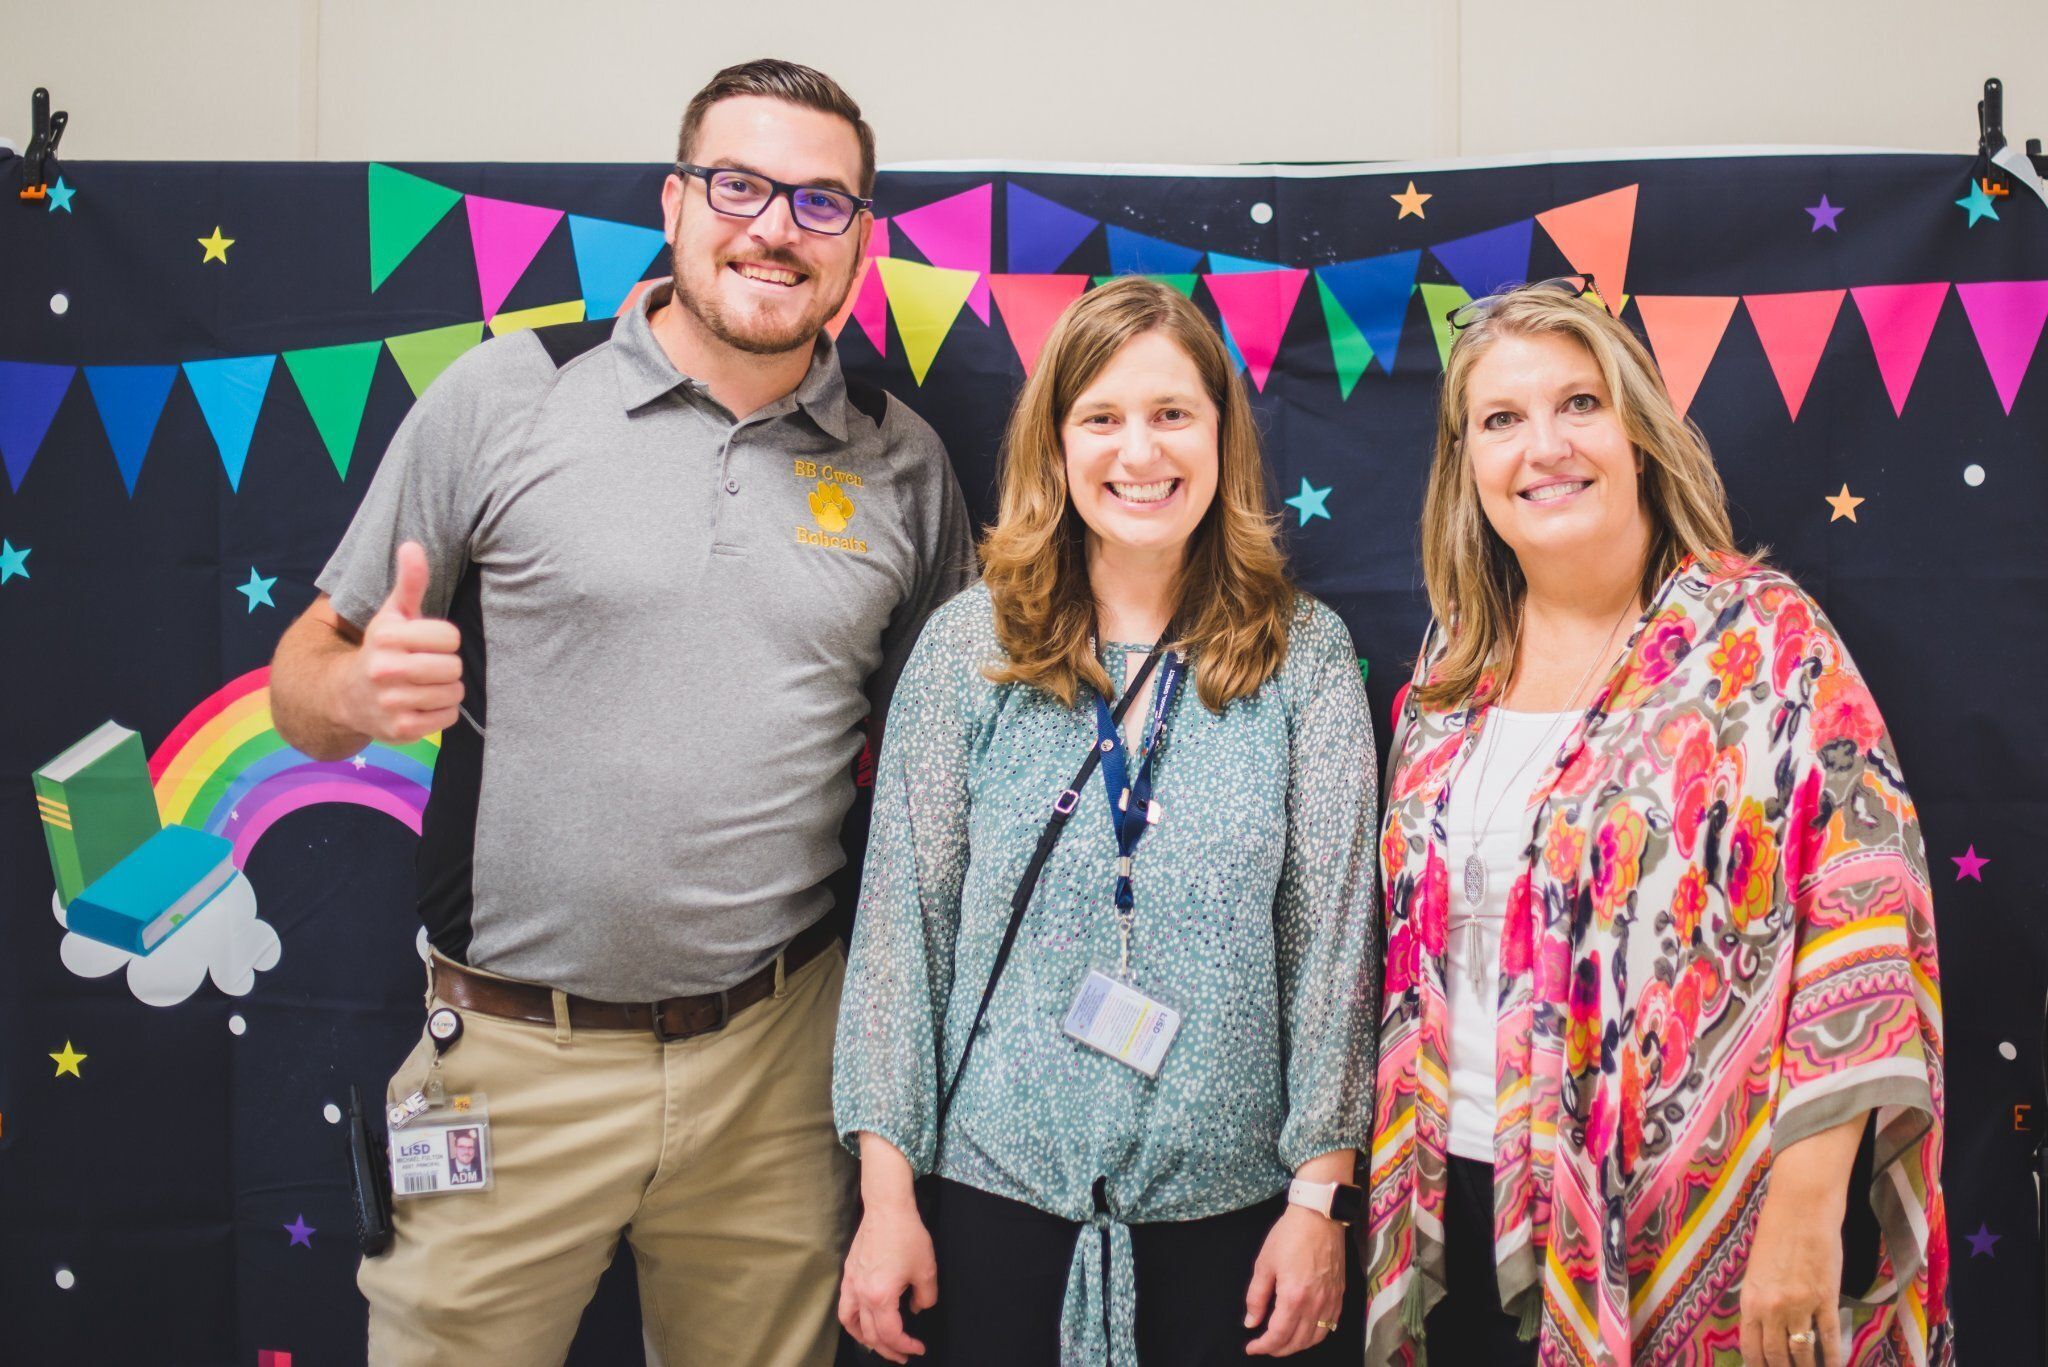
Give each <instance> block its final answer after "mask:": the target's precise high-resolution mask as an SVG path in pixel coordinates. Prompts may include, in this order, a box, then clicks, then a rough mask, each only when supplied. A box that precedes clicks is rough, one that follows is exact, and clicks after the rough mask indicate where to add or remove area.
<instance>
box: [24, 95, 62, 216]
mask: <svg viewBox="0 0 2048 1367" xmlns="http://www.w3.org/2000/svg"><path fill="white" fill-rule="evenodd" d="M70 122H71V115H70V114H68V113H66V112H65V111H64V110H62V109H60V110H58V111H57V112H56V113H54V114H52V113H51V112H50V92H49V91H48V90H46V89H44V88H43V87H42V86H37V87H36V92H35V94H34V95H32V96H30V97H29V139H28V150H27V151H25V152H23V153H22V154H21V194H20V197H21V198H22V199H25V200H28V201H29V202H31V203H41V202H42V201H44V200H46V199H48V198H49V197H50V163H52V162H54V161H56V160H57V143H58V142H59V141H60V140H62V138H63V137H64V126H65V125H66V124H68V123H70Z"/></svg>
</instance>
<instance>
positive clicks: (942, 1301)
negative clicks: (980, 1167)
mask: <svg viewBox="0 0 2048 1367" xmlns="http://www.w3.org/2000/svg"><path fill="white" fill-rule="evenodd" d="M936 1186H937V1201H936V1209H935V1210H934V1211H933V1213H932V1231H931V1232H932V1242H933V1245H934V1247H935V1249H936V1250H937V1253H938V1260H939V1304H938V1306H937V1308H936V1309H935V1310H933V1311H932V1312H929V1313H927V1314H925V1315H921V1316H918V1317H917V1319H916V1321H915V1322H914V1323H913V1324H912V1325H911V1334H912V1336H913V1337H916V1338H920V1339H922V1340H924V1343H925V1347H926V1349H927V1354H926V1356H925V1357H924V1358H923V1359H921V1360H920V1362H921V1367H932V1364H945V1367H1057V1364H1058V1362H1059V1356H1060V1313H1061V1307H1062V1305H1063V1304H1064V1303H1065V1301H1066V1293H1067V1271H1068V1268H1069V1267H1070V1266H1071V1265H1072V1262H1073V1257H1074V1248H1075V1241H1076V1240H1077V1239H1078V1240H1084V1241H1086V1243H1087V1245H1088V1247H1087V1252H1088V1254H1089V1256H1091V1257H1097V1256H1100V1254H1099V1253H1098V1251H1097V1248H1096V1245H1097V1244H1098V1243H1099V1241H1100V1235H1099V1234H1098V1233H1097V1232H1096V1230H1095V1229H1094V1228H1093V1227H1092V1226H1089V1225H1081V1224H1076V1223H1074V1222H1073V1221H1071V1220H1063V1219H1061V1218H1060V1217H1059V1216H1057V1215H1048V1214H1047V1213H1045V1212H1044V1211H1042V1210H1039V1209H1037V1208H1036V1207H1034V1206H1028V1205H1025V1204H1023V1203H1021V1202H1018V1201H1011V1200H1008V1199H1006V1198H1004V1197H1001V1196H993V1195H990V1194H989V1193H988V1192H985V1191H979V1190H976V1189H975V1188H973V1187H968V1186H962V1185H961V1184H959V1183H957V1182H948V1181H945V1180H943V1179H941V1180H939V1181H938V1182H937V1184H936ZM1284 1208H1285V1199H1284V1198H1283V1197H1280V1196H1275V1197H1273V1198H1272V1199H1270V1200H1267V1201H1262V1202H1260V1203H1259V1204H1258V1205H1255V1206H1250V1207H1247V1208H1246V1209H1244V1210H1237V1211H1231V1212H1230V1213H1229V1214H1227V1215H1214V1216H1210V1217H1208V1218H1207V1219H1202V1220H1175V1221H1159V1222H1155V1223H1141V1224H1134V1225H1132V1226H1131V1258H1132V1272H1133V1274H1134V1277H1135V1280H1136V1282H1137V1291H1138V1315H1137V1342H1138V1357H1139V1359H1140V1361H1141V1362H1142V1363H1143V1364H1144V1367H1212V1365H1213V1367H1222V1364H1225V1363H1229V1364H1232V1367H1243V1364H1244V1363H1246V1362H1247V1361H1250V1360H1251V1359H1247V1358H1246V1357H1245V1355H1244V1347H1245V1345H1246V1344H1247V1343H1249V1342H1251V1341H1252V1339H1254V1338H1255V1337H1257V1335H1258V1332H1261V1331H1253V1330H1247V1329H1246V1328H1245V1327H1244V1295H1245V1290H1246V1288H1247V1287H1249V1286H1250V1285H1251V1278H1252V1265H1253V1264H1254V1263H1255V1262H1257V1261H1258V1256H1259V1249H1260V1248H1261V1247H1262V1246H1263V1245H1264V1244H1265V1241H1266V1235H1267V1233H1268V1232H1269V1231H1271V1229H1272V1228H1273V1222H1274V1221H1275V1220H1277V1219H1279V1218H1280V1213H1281V1211H1282V1210H1283V1209H1284ZM1345 1244H1346V1247H1347V1249H1348V1248H1349V1245H1350V1240H1349V1239H1348V1238H1347V1239H1346V1240H1345ZM1347 1257H1348V1254H1347ZM1349 1263H1350V1265H1349V1266H1347V1269H1346V1287H1345V1293H1344V1309H1343V1312H1342V1313H1341V1314H1340V1315H1339V1316H1338V1323H1339V1325H1340V1326H1341V1327H1340V1328H1339V1329H1338V1331H1337V1332H1336V1333H1334V1334H1332V1335H1330V1336H1329V1337H1328V1338H1326V1339H1324V1340H1323V1342H1322V1343H1320V1344H1319V1345H1317V1346H1316V1347H1315V1348H1312V1349H1310V1350H1309V1351H1307V1352H1305V1353H1299V1354H1296V1355H1295V1356H1294V1357H1292V1358H1288V1359H1286V1361H1288V1362H1290V1363H1298V1364H1302V1367H1327V1365H1328V1364H1338V1363H1341V1364H1345V1367H1350V1365H1351V1364H1355V1363H1356V1362H1358V1360H1359V1358H1360V1356H1361V1355H1362V1354H1363V1351H1364V1346H1363V1341H1362V1339H1361V1337H1360V1328H1361V1325H1362V1323H1363V1314H1364V1312H1363V1303H1362V1291H1361V1289H1360V1287H1359V1285H1358V1273H1357V1268H1356V1265H1355V1264H1356V1260H1355V1259H1350V1260H1349ZM1117 1367H1124V1365H1123V1364H1121V1363H1119V1364H1117Z"/></svg>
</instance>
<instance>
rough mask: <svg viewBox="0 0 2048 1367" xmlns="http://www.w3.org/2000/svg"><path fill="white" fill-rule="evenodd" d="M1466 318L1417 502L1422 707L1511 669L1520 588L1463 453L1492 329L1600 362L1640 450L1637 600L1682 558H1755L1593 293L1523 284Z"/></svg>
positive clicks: (1731, 563)
mask: <svg viewBox="0 0 2048 1367" xmlns="http://www.w3.org/2000/svg"><path fill="white" fill-rule="evenodd" d="M1471 307H1472V310H1473V321H1472V323H1471V324H1470V325H1469V326H1467V327H1466V328H1465V329H1464V330H1463V331H1461V332H1460V333H1459V334H1458V337H1457V340H1456V341H1455V342H1453V343H1452V344H1451V354H1450V356H1449V358H1448V359H1447V360H1446V362H1445V365H1444V379H1443V391H1442V394H1441V396H1440V397H1439V399H1438V401H1437V421H1436V458H1435V461H1434V463H1433V464H1432V465H1431V466H1430V471H1429V490H1428V493H1427V494H1426V495H1425V496H1424V498H1423V504H1422V577H1423V582H1424V583H1425V585H1426V586H1427V587H1428V590H1429V606H1430V610H1431V611H1432V612H1434V613H1435V614H1436V620H1437V622H1438V623H1439V625H1440V626H1441V627H1442V628H1444V629H1445V630H1446V634H1447V636H1448V642H1447V644H1446V647H1445V650H1444V654H1443V657H1442V659H1441V660H1439V661H1438V662H1437V664H1436V666H1435V668H1434V669H1433V670H1432V672H1431V674H1430V677H1429V679H1428V680H1427V682H1425V683H1423V684H1422V685H1420V686H1419V687H1418V688H1417V690H1416V699H1417V701H1419V702H1420V703H1422V704H1423V705H1424V706H1427V707H1431V708H1445V707H1452V706H1456V705H1458V704H1461V703H1463V702H1465V701H1467V700H1468V699H1470V698H1471V697H1472V696H1473V694H1474V692H1475V691H1476V690H1477V688H1478V686H1479V681H1480V677H1481V676H1482V675H1483V674H1485V673H1486V672H1487V671H1488V670H1489V669H1495V670H1505V671H1507V672H1506V673H1505V674H1503V676H1502V682H1503V684H1504V683H1505V681H1506V679H1507V678H1508V677H1511V676H1512V670H1513V666H1514V664H1515V659H1516V650H1517V644H1518V643H1517V639H1516V638H1517V631H1518V628H1519V624H1520V621H1521V608H1522V594H1523V592H1524V590H1525V589H1526V587H1527V585H1526V582H1525V581H1524V579H1523V577H1522V569H1521V565H1520V564H1519V563H1518V562H1517V561H1516V559H1515V554H1514V552H1513V551H1512V550H1510V549H1509V548H1508V544H1507V543H1506V542H1505V541H1503V540H1501V538H1500V536H1499V534H1498V533H1496V532H1495V531H1494V530H1493V527H1492V524H1490V523H1489V522H1488V521H1487V520H1486V514H1485V512H1484V511H1483V510H1482V509H1481V507H1480V504H1479V488H1478V485H1477V484H1476V483H1475V482H1474V480H1473V476H1472V470H1471V466H1470V465H1469V464H1468V463H1467V462H1466V460H1465V458H1464V438H1465V425H1466V412H1465V409H1466V402H1467V398H1468V391H1469V390H1470V388H1471V380H1472V368H1473V367H1474V366H1475V365H1477V364H1478V362H1479V359H1480V357H1482V356H1484V355H1485V354H1486V353H1487V351H1488V349H1489V348H1491V347H1492V345H1493V344H1494V343H1495V342H1496V341H1498V340H1500V339H1501V338H1502V337H1545V336H1547V337H1562V338H1565V339H1567V340H1569V341H1573V342H1576V343H1578V344H1579V345H1580V346H1582V347H1584V348H1585V349H1586V351H1587V353H1588V354H1589V355H1591V356H1592V358H1593V361H1594V364H1596V365H1598V366H1599V367H1600V374H1601V376H1602V378H1603V379H1605V381H1606V383H1607V393H1608V395H1609V397H1610V399H1611V401H1612V402H1613V403H1614V405H1615V409H1616V411H1617V414H1618V415H1619V417H1620V419H1621V425H1622V430H1623V431H1625V432H1626V433H1627V434H1628V439H1629V441H1630V442H1631V443H1633V444H1634V446H1635V448H1636V451H1637V453H1638V454H1639V455H1640V457H1641V464H1642V474H1641V475H1640V476H1639V479H1638V483H1637V497H1639V498H1640V499H1641V500H1642V503H1643V507H1644V511H1645V512H1646V513H1647V514H1648V516H1649V521H1650V546H1649V553H1648V554H1647V555H1646V556H1645V557H1644V559H1643V569H1642V581H1641V587H1640V590H1639V591H1640V593H1641V595H1642V599H1643V601H1644V602H1646V603H1647V602H1649V601H1650V599H1651V598H1652V597H1653V596H1654V595H1655V594H1656V591H1657V586H1658V585H1660V584H1662V583H1663V582H1664V580H1665V579H1666V578H1668V577H1669V576H1670V574H1671V572H1672V571H1673V570H1675V569H1676V568H1678V566H1679V564H1680V563H1682V562H1683V561H1684V560H1685V558H1686V557H1687V556H1693V557H1696V558H1698V560H1699V561H1700V563H1701V564H1703V565H1710V566H1716V567H1717V569H1718V570H1720V571H1722V572H1734V571H1735V570H1737V569H1738V568H1740V567H1746V566H1753V565H1756V564H1759V563H1761V562H1762V559H1763V552H1762V551H1761V550H1759V551H1757V552H1754V553H1749V554H1745V553H1744V552H1742V551H1741V550H1739V549H1738V548H1737V547H1736V545H1735V533H1734V530H1733V528H1732V527H1731V526H1730V525H1729V522H1728V492H1727V489H1726V488H1725V487H1724V486H1723V485H1722V483H1721V475H1720V472H1719V471H1717V470H1716V469H1715V468H1714V457H1713V455H1712V453H1711V452H1709V451H1708V449H1707V440H1706V438H1705V437H1704V436H1702V435H1701V434H1700V430H1699V429H1698V428H1697V427H1695V426H1694V425H1693V424H1692V423H1690V422H1688V421H1687V420H1686V419H1684V418H1682V417H1680V416H1679V414H1678V410H1677V409H1676V408H1674V407H1673V406H1672V403H1671V397H1670V395H1669V394H1668V393H1667V392H1666V391H1665V388H1664V380H1663V377H1662V376H1661V375H1660V374H1659V373H1658V370H1657V365H1656V362H1655V361H1653V360H1651V359H1650V353H1649V352H1648V351H1647V350H1645V349H1644V347H1643V344H1642V343H1641V342H1639V341H1637V340H1636V335H1635V334H1634V333H1633V332H1631V331H1629V329H1628V328H1627V327H1626V326H1624V325H1623V324H1622V323H1621V322H1620V321H1619V320H1618V319H1616V318H1614V317H1613V316H1612V315H1611V314H1609V313H1608V312H1607V310H1606V309H1605V308H1603V307H1602V306H1601V305H1600V304H1599V303H1597V302H1596V301H1595V300H1594V299H1591V298H1588V297H1586V296H1584V295H1573V294H1571V293H1568V292H1567V291H1565V290H1563V289H1559V288H1556V287H1555V286H1552V285H1548V284H1544V285H1523V286H1520V287H1517V288H1514V289H1510V290H1504V291H1502V292H1501V293H1499V294H1496V295H1493V296H1490V297H1489V298H1486V299H1482V300H1480V301H1479V302H1478V303H1477V304H1476V305H1473V306H1471Z"/></svg>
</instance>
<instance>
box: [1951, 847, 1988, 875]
mask: <svg viewBox="0 0 2048 1367" xmlns="http://www.w3.org/2000/svg"><path fill="white" fill-rule="evenodd" d="M1949 858H1950V859H1953V860H1955V863H1956V881H1957V882H1958V883H1960V882H1962V881H1963V880H1964V879H1965V878H1968V879H1970V880H1972V881H1974V882H1978V883H1981V882H1983V881H1984V866H1985V865H1986V864H1989V863H1990V862H1991V861H1990V860H1989V859H1986V858H1985V857H1984V856H1983V855H1981V854H1978V853H1977V847H1976V846H1975V845H1972V846H1970V848H1969V849H1968V851H1966V852H1965V853H1963V854H1952V855H1950V856H1949Z"/></svg>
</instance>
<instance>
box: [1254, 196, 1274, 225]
mask: <svg viewBox="0 0 2048 1367" xmlns="http://www.w3.org/2000/svg"><path fill="white" fill-rule="evenodd" d="M1272 221H1273V206H1272V205H1270V204H1268V203H1266V201H1265V200H1263V199H1262V200H1260V201H1259V202H1258V203H1257V204H1254V205H1252V222H1254V223H1271V222H1272Z"/></svg>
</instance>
